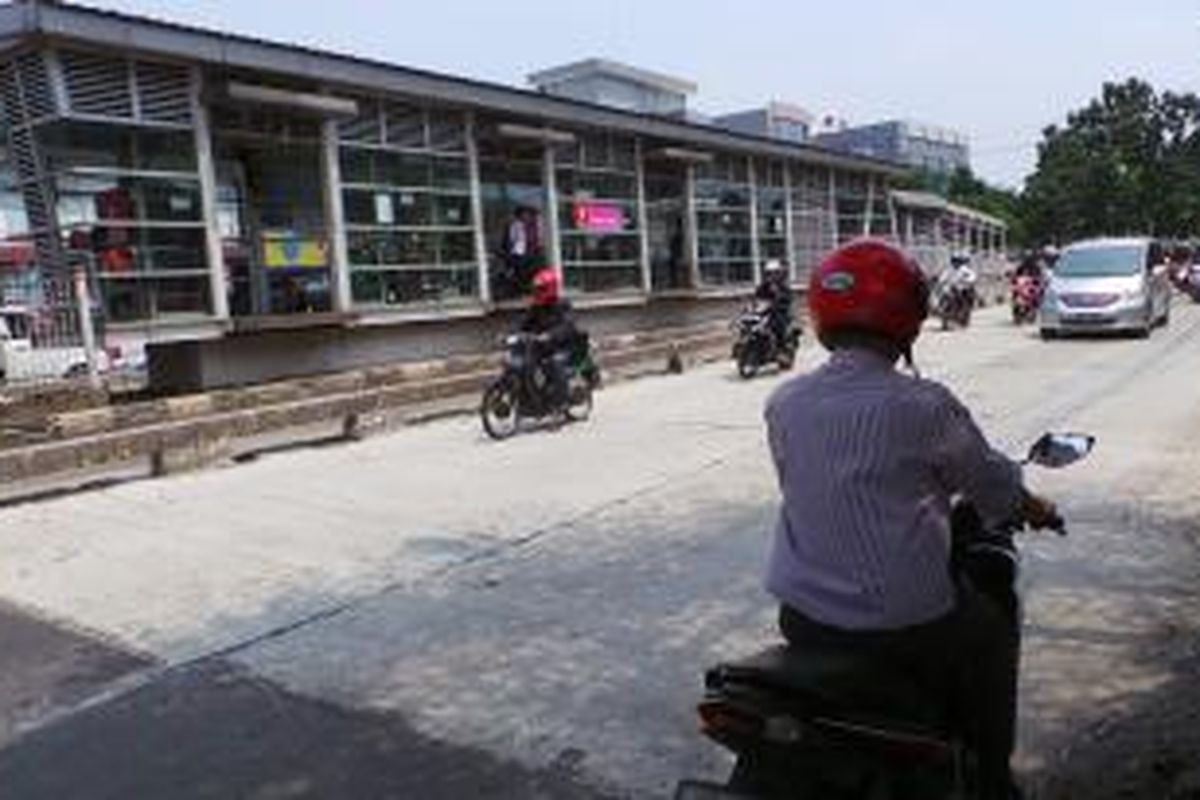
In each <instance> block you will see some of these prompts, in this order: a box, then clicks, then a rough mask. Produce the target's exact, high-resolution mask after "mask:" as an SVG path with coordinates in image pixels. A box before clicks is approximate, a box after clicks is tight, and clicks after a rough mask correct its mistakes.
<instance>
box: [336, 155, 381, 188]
mask: <svg viewBox="0 0 1200 800" xmlns="http://www.w3.org/2000/svg"><path fill="white" fill-rule="evenodd" d="M372 155H373V154H372V152H371V151H370V150H363V149H361V148H358V147H343V148H342V152H341V166H342V183H372V182H374V166H375V160H374V158H372Z"/></svg>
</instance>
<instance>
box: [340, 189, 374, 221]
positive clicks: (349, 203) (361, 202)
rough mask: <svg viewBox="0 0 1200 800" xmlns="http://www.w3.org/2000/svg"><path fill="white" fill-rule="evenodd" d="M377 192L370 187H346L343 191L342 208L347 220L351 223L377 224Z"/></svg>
mask: <svg viewBox="0 0 1200 800" xmlns="http://www.w3.org/2000/svg"><path fill="white" fill-rule="evenodd" d="M375 197H376V193H375V192H372V191H370V190H368V189H346V190H345V191H343V192H342V208H343V213H344V214H345V215H346V222H347V223H349V224H351V225H376V224H378V223H379V220H378V219H376V213H375V212H376V207H375Z"/></svg>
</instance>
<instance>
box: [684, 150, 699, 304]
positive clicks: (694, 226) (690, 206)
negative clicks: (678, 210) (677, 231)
mask: <svg viewBox="0 0 1200 800" xmlns="http://www.w3.org/2000/svg"><path fill="white" fill-rule="evenodd" d="M686 183H687V186H686V189H687V197H686V198H685V207H686V210H685V213H684V218H683V227H684V231H683V232H684V238H685V239H686V240H687V258H688V267H689V269H690V270H691V274H692V288H695V289H698V288H700V285H701V282H702V281H701V274H700V230H699V221H698V219H697V216H696V165H695V164H693V163H691V162H688V165H687V181H686Z"/></svg>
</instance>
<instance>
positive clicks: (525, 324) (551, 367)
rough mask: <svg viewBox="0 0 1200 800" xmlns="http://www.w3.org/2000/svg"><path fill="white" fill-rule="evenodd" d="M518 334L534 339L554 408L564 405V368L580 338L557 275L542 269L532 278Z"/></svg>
mask: <svg viewBox="0 0 1200 800" xmlns="http://www.w3.org/2000/svg"><path fill="white" fill-rule="evenodd" d="M520 330H521V331H522V332H524V333H531V334H534V335H535V336H537V339H538V341H537V347H536V350H535V352H536V354H537V359H538V362H539V365H540V366H541V368H542V370H543V371H544V372H545V375H546V379H547V381H548V382H549V386H550V393H551V400H552V401H553V402H554V403H555V405H559V406H565V405H566V403H567V365H568V364H569V363H570V360H571V355H572V350H573V348H575V347H576V346H577V343H578V342H579V341H580V339H581V338H582V336H583V334H582V332H581V331H580V330H579V329H578V328H577V327H575V321H574V319H572V315H571V304H570V302H568V301H567V300H566V299H564V298H563V297H562V290H561V281H560V279H559V276H558V272H557V271H556V270H554V269H553V268H552V267H543V268H542V269H541V270H539V271H538V272H537V274H535V275H534V276H533V294H532V296H531V298H530V305H529V309H528V310H527V311H526V312H525V316H524V318H523V319H522V320H521V324H520Z"/></svg>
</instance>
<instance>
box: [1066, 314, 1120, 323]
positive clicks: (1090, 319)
mask: <svg viewBox="0 0 1200 800" xmlns="http://www.w3.org/2000/svg"><path fill="white" fill-rule="evenodd" d="M1062 321H1063V324H1064V325H1112V324H1113V323H1114V322H1116V320H1115V319H1113V318H1112V317H1105V316H1101V315H1099V314H1072V315H1071V316H1064V317H1063V318H1062Z"/></svg>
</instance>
